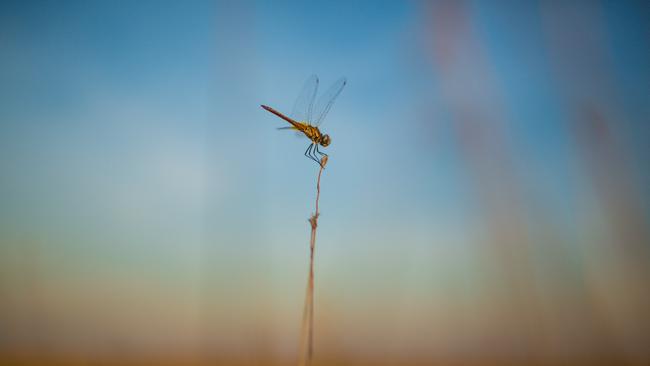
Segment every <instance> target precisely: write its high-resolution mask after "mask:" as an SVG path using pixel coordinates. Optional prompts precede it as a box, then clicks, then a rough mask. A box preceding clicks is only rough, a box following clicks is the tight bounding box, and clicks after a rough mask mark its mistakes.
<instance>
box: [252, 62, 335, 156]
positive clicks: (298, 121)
mask: <svg viewBox="0 0 650 366" xmlns="http://www.w3.org/2000/svg"><path fill="white" fill-rule="evenodd" d="M346 83H347V81H346V80H345V78H342V79H340V80H338V81H337V82H336V83H334V85H332V87H331V88H330V89H329V90H328V91H327V92H326V93H325V94H323V95H322V96H321V97H320V99H319V100H318V103H317V104H316V107H315V108H314V99H315V98H316V93H317V91H318V77H317V76H316V75H312V76H311V77H310V78H309V79H307V81H306V82H305V86H304V87H303V90H302V92H301V93H300V96H299V97H298V100H297V101H296V104H295V105H294V108H293V112H292V113H291V117H288V116H286V115H284V114H282V113H280V112H278V111H276V110H275V109H273V108H271V107H268V106H265V105H262V108H264V109H266V110H267V111H269V112H271V113H273V114H275V115H276V116H278V117H280V118H282V119H283V120H285V121H287V122H289V123H290V124H291V126H289V127H280V128H279V129H282V130H294V131H299V132H302V133H303V134H304V135H305V136H306V137H307V138H308V139H309V140H311V144H309V146H308V147H307V151H305V156H307V157H308V158H310V159H312V160H314V161H315V162H317V163H318V164H320V165H322V158H323V156H327V154H325V153H323V152H321V151H320V150H319V149H318V146H319V145H320V146H322V147H327V146H328V145H329V144H330V143H331V142H332V139H331V138H330V136H329V135H327V134H324V133H322V132H321V131H320V129H319V128H318V127H319V126H320V124H321V123H322V122H323V120H324V119H325V116H326V115H327V112H329V110H330V108H331V107H332V105H333V104H334V101H335V100H336V97H338V95H339V94H340V93H341V91H342V90H343V87H344V86H345V84H346ZM312 112H315V113H312ZM312 116H314V118H313V119H312ZM316 154H318V155H316Z"/></svg>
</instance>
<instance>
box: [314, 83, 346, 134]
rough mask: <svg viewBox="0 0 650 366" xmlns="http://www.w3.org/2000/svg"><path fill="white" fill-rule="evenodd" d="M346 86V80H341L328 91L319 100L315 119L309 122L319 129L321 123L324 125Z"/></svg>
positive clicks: (315, 109)
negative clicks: (328, 113) (326, 117)
mask: <svg viewBox="0 0 650 366" xmlns="http://www.w3.org/2000/svg"><path fill="white" fill-rule="evenodd" d="M345 84H347V80H346V79H345V78H340V79H339V80H337V81H336V82H335V83H334V85H332V86H331V87H330V88H329V89H328V90H327V92H325V94H323V95H322V96H321V97H320V98H319V99H318V103H316V108H314V115H313V116H314V119H313V120H309V121H310V123H311V124H312V126H316V127H318V126H320V124H321V123H323V120H324V119H325V116H326V115H327V112H329V111H330V108H332V105H333V104H334V101H335V100H336V97H338V96H339V94H341V91H342V90H343V87H344V86H345Z"/></svg>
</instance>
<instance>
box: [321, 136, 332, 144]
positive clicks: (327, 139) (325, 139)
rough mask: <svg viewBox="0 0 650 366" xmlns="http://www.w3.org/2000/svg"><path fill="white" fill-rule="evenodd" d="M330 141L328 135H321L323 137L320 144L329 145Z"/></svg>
mask: <svg viewBox="0 0 650 366" xmlns="http://www.w3.org/2000/svg"><path fill="white" fill-rule="evenodd" d="M330 142H332V139H330V135H323V137H322V138H321V140H320V144H321V145H323V147H326V146H327V145H329V144H330Z"/></svg>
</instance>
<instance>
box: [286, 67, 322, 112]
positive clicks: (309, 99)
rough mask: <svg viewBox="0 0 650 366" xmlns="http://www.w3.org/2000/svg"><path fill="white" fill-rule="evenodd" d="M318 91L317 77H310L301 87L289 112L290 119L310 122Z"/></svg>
mask: <svg viewBox="0 0 650 366" xmlns="http://www.w3.org/2000/svg"><path fill="white" fill-rule="evenodd" d="M317 91H318V76H316V75H312V76H310V77H309V78H308V79H307V81H305V85H304V86H303V87H302V90H301V91H300V94H299V95H298V99H297V100H296V103H295V104H294V105H293V110H292V111H291V118H293V119H294V120H296V121H298V122H305V121H311V117H312V111H313V108H314V99H315V98H316V92H317Z"/></svg>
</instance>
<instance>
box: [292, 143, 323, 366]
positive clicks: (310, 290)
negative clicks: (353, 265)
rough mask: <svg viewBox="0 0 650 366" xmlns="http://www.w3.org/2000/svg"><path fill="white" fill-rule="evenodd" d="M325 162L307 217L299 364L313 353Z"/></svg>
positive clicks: (305, 361)
mask: <svg viewBox="0 0 650 366" xmlns="http://www.w3.org/2000/svg"><path fill="white" fill-rule="evenodd" d="M326 164H327V156H324V157H323V159H322V160H321V166H320V170H319V171H318V180H317V181H316V211H315V212H314V214H313V215H312V216H311V217H310V218H309V224H310V225H311V237H310V240H309V280H308V281H307V291H306V292H305V307H304V308H303V313H302V329H301V332H300V349H299V352H300V359H299V362H298V364H299V365H310V364H311V361H312V356H313V354H314V249H315V248H316V229H317V228H318V216H319V215H320V213H319V211H318V200H319V199H320V177H321V175H322V174H323V169H324V168H325V165H326Z"/></svg>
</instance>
